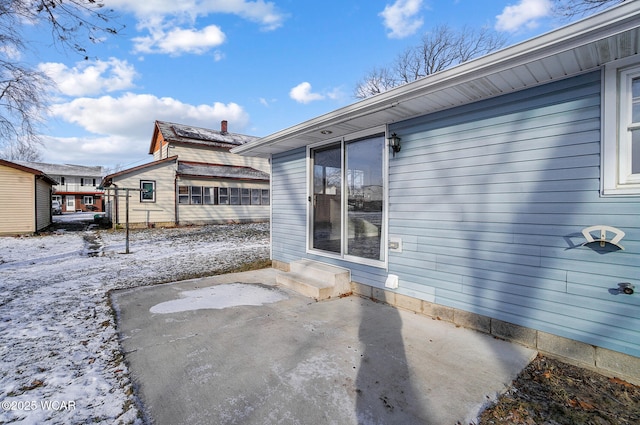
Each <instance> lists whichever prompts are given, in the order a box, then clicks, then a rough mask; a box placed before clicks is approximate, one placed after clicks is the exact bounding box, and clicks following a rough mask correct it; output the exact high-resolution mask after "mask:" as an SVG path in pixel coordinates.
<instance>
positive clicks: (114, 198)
mask: <svg viewBox="0 0 640 425" xmlns="http://www.w3.org/2000/svg"><path fill="white" fill-rule="evenodd" d="M111 185H112V186H114V187H115V188H116V190H115V191H114V192H113V193H114V194H113V206H114V208H115V213H112V214H114V215H115V220H114V221H113V228H114V229H115V228H117V227H118V224H120V220H119V216H120V215H119V212H120V205H118V185H117V184H115V183H113V182H112V183H111Z"/></svg>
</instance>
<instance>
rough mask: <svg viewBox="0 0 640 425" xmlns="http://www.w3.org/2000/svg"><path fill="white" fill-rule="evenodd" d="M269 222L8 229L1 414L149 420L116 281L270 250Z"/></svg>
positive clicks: (218, 265)
mask: <svg viewBox="0 0 640 425" xmlns="http://www.w3.org/2000/svg"><path fill="white" fill-rule="evenodd" d="M268 231H269V227H268V225H267V224H244V225H221V226H204V227H190V228H175V229H145V230H136V231H131V235H130V251H131V253H130V254H128V255H127V254H123V252H124V250H125V234H124V232H122V231H120V232H112V231H104V230H90V231H83V232H65V231H57V232H55V233H51V234H46V235H42V236H30V237H3V238H0V359H1V360H0V365H1V367H0V423H6V422H19V423H24V424H37V423H64V424H81V423H105V424H107V423H108V424H112V423H123V424H131V423H142V421H141V419H140V413H139V410H138V407H137V405H136V400H135V396H134V395H133V390H132V384H131V381H130V379H129V376H128V370H127V367H126V365H125V364H124V363H123V359H122V355H121V352H120V348H119V344H118V337H117V333H116V329H115V320H114V317H113V314H112V310H111V307H110V305H109V297H108V291H109V290H112V289H120V288H131V287H136V286H141V285H151V284H156V283H162V282H171V281H175V280H180V279H184V278H188V277H192V276H204V275H207V274H214V273H216V272H217V271H221V270H228V269H230V268H232V267H235V266H236V265H238V264H240V263H246V262H253V261H257V260H264V259H268V257H269V237H268Z"/></svg>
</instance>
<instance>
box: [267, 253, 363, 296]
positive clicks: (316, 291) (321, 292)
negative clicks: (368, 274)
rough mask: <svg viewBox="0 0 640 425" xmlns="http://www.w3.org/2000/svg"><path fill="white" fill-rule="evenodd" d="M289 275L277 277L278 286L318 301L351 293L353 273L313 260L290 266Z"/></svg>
mask: <svg viewBox="0 0 640 425" xmlns="http://www.w3.org/2000/svg"><path fill="white" fill-rule="evenodd" d="M289 270H290V272H289V273H281V274H279V275H278V276H277V278H276V281H277V283H278V284H280V285H282V286H285V287H287V288H290V289H292V290H294V291H296V292H298V293H300V294H302V295H305V296H307V297H311V298H315V299H316V300H326V299H329V298H338V297H340V296H341V295H346V294H349V293H351V271H350V270H349V269H345V268H342V267H336V266H333V265H330V264H325V263H320V262H317V261H311V260H298V261H294V262H292V263H290V264H289Z"/></svg>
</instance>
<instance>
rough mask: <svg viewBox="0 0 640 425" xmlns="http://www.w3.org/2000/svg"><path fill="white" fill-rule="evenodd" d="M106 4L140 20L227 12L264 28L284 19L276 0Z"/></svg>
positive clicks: (112, 1)
mask: <svg viewBox="0 0 640 425" xmlns="http://www.w3.org/2000/svg"><path fill="white" fill-rule="evenodd" d="M109 7H112V8H114V9H116V10H118V9H120V10H126V11H130V12H133V13H134V14H135V15H136V16H137V17H138V18H140V19H143V20H146V19H149V18H151V17H155V18H158V17H160V18H161V19H163V18H167V17H172V18H175V19H182V20H183V22H188V21H190V22H194V21H195V19H196V18H197V17H199V16H207V15H209V14H212V13H228V14H234V15H238V16H240V17H241V18H243V19H247V20H249V21H252V22H256V23H258V24H260V25H261V26H262V28H263V29H264V30H274V29H276V28H279V27H280V26H282V23H283V22H284V20H285V19H286V15H285V14H283V13H281V12H280V11H279V10H278V8H277V7H276V5H275V3H273V2H270V1H264V0H255V1H247V0H180V1H176V0H144V1H131V0H110V1H109Z"/></svg>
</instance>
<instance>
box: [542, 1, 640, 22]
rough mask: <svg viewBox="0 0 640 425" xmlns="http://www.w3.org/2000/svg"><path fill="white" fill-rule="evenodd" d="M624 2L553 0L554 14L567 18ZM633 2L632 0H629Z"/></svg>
mask: <svg viewBox="0 0 640 425" xmlns="http://www.w3.org/2000/svg"><path fill="white" fill-rule="evenodd" d="M624 1H625V0H553V3H554V12H555V14H557V15H560V16H564V17H567V18H573V17H582V16H586V15H591V14H593V13H595V12H599V11H601V10H604V9H606V8H608V7H611V6H614V5H616V4H620V3H623V2H624ZM631 1H633V0H631Z"/></svg>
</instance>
